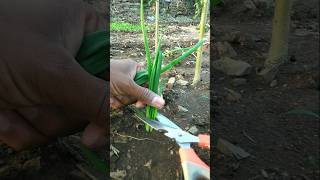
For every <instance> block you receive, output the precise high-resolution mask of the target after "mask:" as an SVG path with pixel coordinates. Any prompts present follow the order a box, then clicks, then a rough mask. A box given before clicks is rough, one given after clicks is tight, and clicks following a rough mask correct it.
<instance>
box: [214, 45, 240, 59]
mask: <svg viewBox="0 0 320 180" xmlns="http://www.w3.org/2000/svg"><path fill="white" fill-rule="evenodd" d="M216 46H217V50H218V54H219V56H220V57H224V56H226V57H231V58H232V57H235V56H237V52H236V51H235V50H234V49H233V48H232V46H231V45H230V44H229V43H228V42H227V41H224V42H217V43H216Z"/></svg>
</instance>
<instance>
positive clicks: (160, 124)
mask: <svg viewBox="0 0 320 180" xmlns="http://www.w3.org/2000/svg"><path fill="white" fill-rule="evenodd" d="M131 109H132V110H133V111H134V112H135V116H136V117H138V118H139V119H140V120H141V121H143V122H144V123H145V124H147V125H149V126H150V127H152V128H154V129H155V130H158V131H165V133H164V134H165V135H166V136H167V137H169V138H172V139H175V141H176V142H177V143H179V144H181V143H191V142H199V138H198V137H197V136H194V135H192V134H190V133H188V132H186V131H184V130H182V129H181V128H180V127H179V126H177V125H176V124H175V123H173V122H172V121H171V120H169V119H168V118H167V117H165V116H164V115H162V114H160V113H158V115H157V118H156V120H151V119H148V118H147V117H146V116H145V113H144V111H143V110H140V109H137V108H134V107H132V108H131Z"/></svg>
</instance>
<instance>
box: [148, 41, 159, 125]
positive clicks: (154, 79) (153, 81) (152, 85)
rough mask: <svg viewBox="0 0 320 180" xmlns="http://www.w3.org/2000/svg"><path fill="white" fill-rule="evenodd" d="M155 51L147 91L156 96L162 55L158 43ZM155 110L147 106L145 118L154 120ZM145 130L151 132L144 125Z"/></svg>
mask: <svg viewBox="0 0 320 180" xmlns="http://www.w3.org/2000/svg"><path fill="white" fill-rule="evenodd" d="M157 47H158V48H157V51H156V56H155V59H154V62H153V67H152V71H151V76H150V79H149V89H150V90H151V91H153V92H155V93H156V94H158V92H159V80H160V74H161V65H162V53H161V50H160V41H159V42H158V46H157ZM157 111H158V110H157V108H155V107H152V106H149V105H147V107H146V117H147V118H149V119H152V120H154V119H156V117H157ZM146 130H147V131H151V128H150V127H149V126H148V125H146Z"/></svg>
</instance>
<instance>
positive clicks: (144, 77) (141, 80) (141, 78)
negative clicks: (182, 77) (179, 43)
mask: <svg viewBox="0 0 320 180" xmlns="http://www.w3.org/2000/svg"><path fill="white" fill-rule="evenodd" d="M203 43H204V39H202V40H200V41H199V42H197V44H195V45H194V46H193V47H191V48H188V51H186V52H185V53H183V54H182V55H181V56H179V57H178V58H176V59H174V60H172V61H171V62H170V63H169V64H167V65H166V66H165V67H163V68H162V69H161V74H162V73H165V72H166V71H169V70H170V69H172V68H173V67H174V65H176V64H178V63H180V62H181V61H182V60H183V59H185V58H186V57H187V56H189V55H190V54H192V53H193V52H195V51H196V50H197V49H198V48H199V47H200V46H202V44H203ZM148 79H149V77H148V72H146V71H139V72H137V74H136V76H135V77H134V81H135V82H136V83H137V84H138V85H140V86H142V85H143V84H145V83H146V82H148Z"/></svg>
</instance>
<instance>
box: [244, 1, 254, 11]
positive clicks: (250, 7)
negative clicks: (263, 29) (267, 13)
mask: <svg viewBox="0 0 320 180" xmlns="http://www.w3.org/2000/svg"><path fill="white" fill-rule="evenodd" d="M243 5H244V7H245V8H246V9H247V10H255V9H257V7H256V5H255V4H254V3H253V2H252V1H251V0H245V1H244V2H243Z"/></svg>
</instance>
